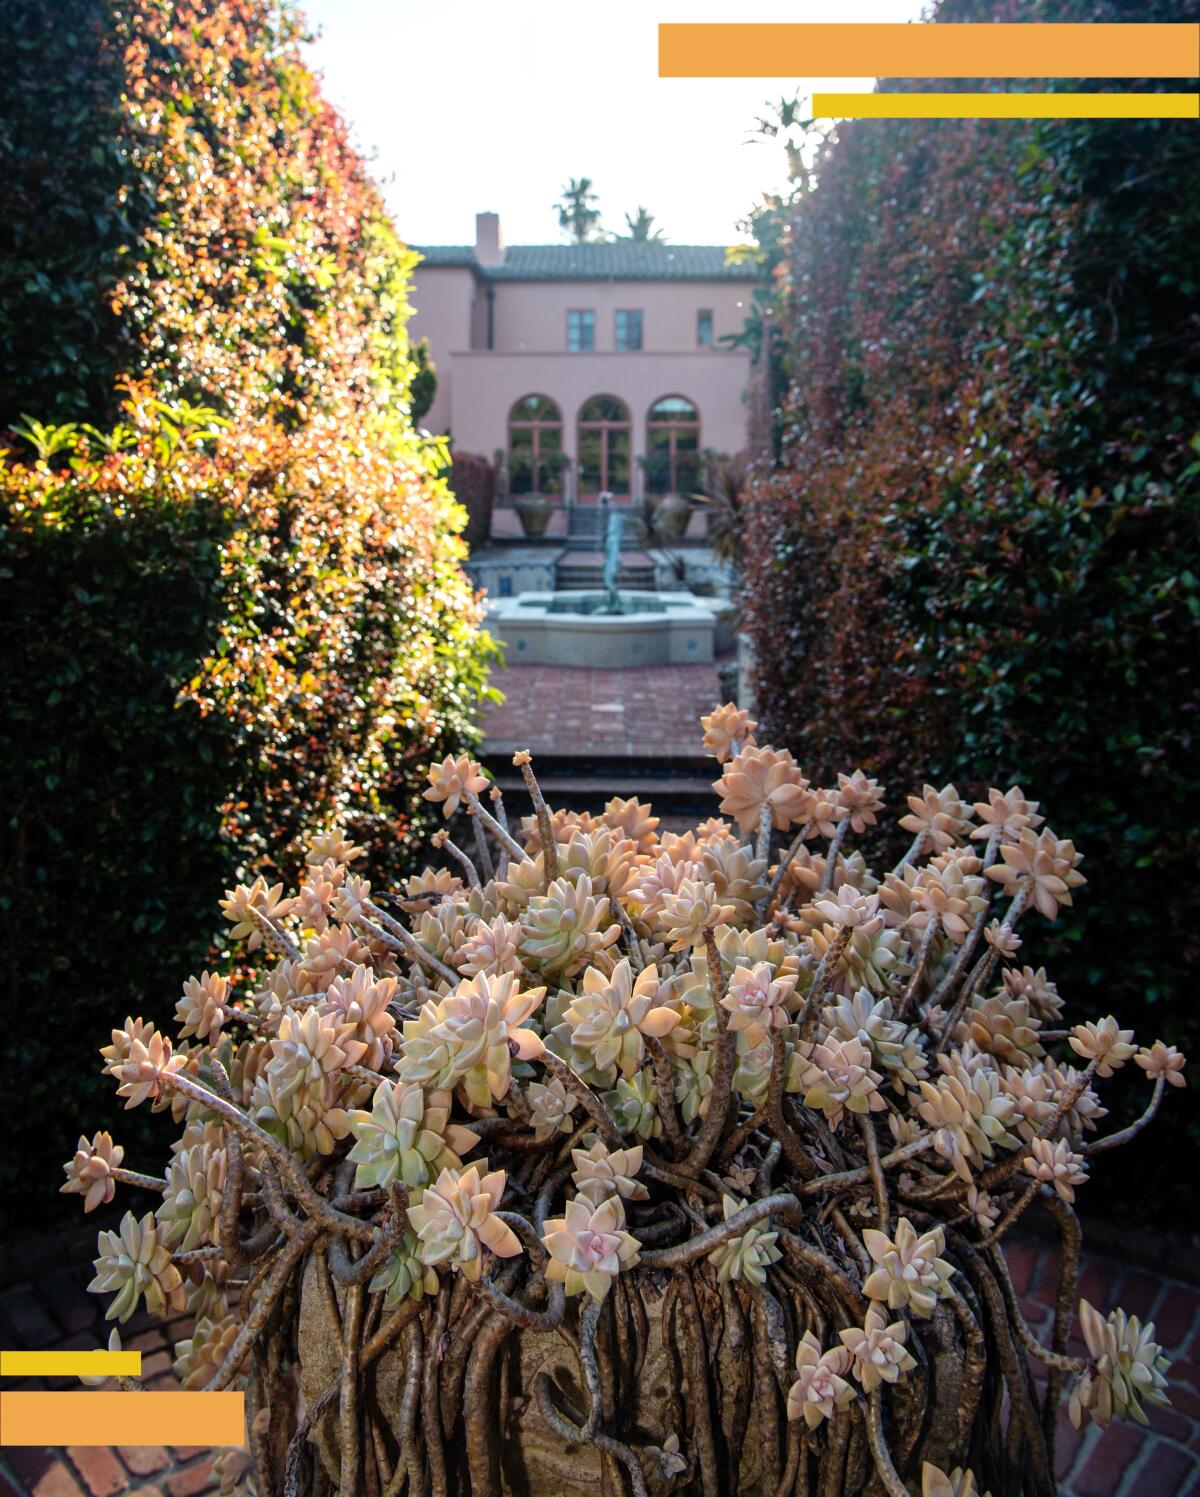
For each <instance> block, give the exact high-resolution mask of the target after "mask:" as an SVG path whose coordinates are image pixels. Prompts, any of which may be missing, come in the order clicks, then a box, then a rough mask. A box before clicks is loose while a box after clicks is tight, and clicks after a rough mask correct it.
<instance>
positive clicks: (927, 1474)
mask: <svg viewBox="0 0 1200 1497" xmlns="http://www.w3.org/2000/svg"><path fill="white" fill-rule="evenodd" d="M921 1497H980V1492H979V1488H978V1486H976V1484H975V1473H974V1472H973V1471H969V1470H966V1469H964V1467H962V1466H955V1468H954V1470H953V1471H951V1472H950V1473H949V1474H948V1475H947V1473H946V1472H945V1471H943V1470H942V1468H941V1467H940V1466H935V1465H933V1464H932V1463H931V1462H930V1461H926V1462H925V1464H924V1466H923V1467H922V1469H921ZM983 1497H991V1493H990V1492H984V1493H983Z"/></svg>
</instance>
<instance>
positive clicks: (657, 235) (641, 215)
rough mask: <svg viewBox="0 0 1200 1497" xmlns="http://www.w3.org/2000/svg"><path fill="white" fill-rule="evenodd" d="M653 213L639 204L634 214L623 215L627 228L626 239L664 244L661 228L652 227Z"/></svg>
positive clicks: (643, 242)
mask: <svg viewBox="0 0 1200 1497" xmlns="http://www.w3.org/2000/svg"><path fill="white" fill-rule="evenodd" d="M653 223H654V214H653V213H651V212H650V211H649V210H648V209H646V208H643V207H642V206H641V205H640V204H639V205H638V210H637V212H636V213H634V214H629V213H627V214H626V215H625V224H626V227H627V228H628V230H629V233H628V234H627V235H626V238H627V239H632V240H633V241H634V242H635V243H637V244H665V243H666V242H667V241H666V235H665V234H664V233H663V231H662V230H661V229H655V228H653V227H652V225H653Z"/></svg>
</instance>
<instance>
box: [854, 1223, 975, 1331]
mask: <svg viewBox="0 0 1200 1497" xmlns="http://www.w3.org/2000/svg"><path fill="white" fill-rule="evenodd" d="M863 1245H864V1246H865V1247H866V1249H867V1252H868V1253H870V1255H871V1259H872V1261H873V1262H874V1263H876V1264H877V1265H878V1267H877V1268H876V1269H875V1270H874V1272H873V1273H871V1274H869V1275H868V1276H867V1278H866V1279H865V1280H864V1281H863V1293H864V1294H865V1295H866V1296H867V1298H868V1299H875V1300H885V1301H886V1302H887V1304H888V1306H889V1308H891V1309H893V1310H903V1309H909V1310H911V1311H912V1313H913V1314H914V1315H919V1316H921V1317H922V1318H926V1319H927V1318H928V1317H929V1316H930V1315H932V1314H933V1307H934V1305H935V1304H936V1303H937V1301H938V1300H940V1299H949V1298H950V1296H951V1294H953V1292H954V1290H953V1288H952V1286H951V1284H950V1276H951V1274H952V1273H953V1272H954V1270H953V1268H952V1267H951V1265H950V1264H949V1263H947V1262H946V1260H945V1259H944V1258H941V1257H939V1256H938V1255H939V1254H940V1253H941V1252H942V1251H943V1249H944V1248H945V1246H946V1235H945V1233H944V1232H943V1231H942V1229H941V1227H934V1229H933V1231H932V1232H924V1233H918V1232H917V1230H916V1228H915V1227H914V1226H913V1224H912V1223H911V1222H910V1221H909V1219H908V1218H907V1217H906V1216H902V1217H901V1218H900V1220H899V1221H898V1222H897V1223H896V1234H895V1238H894V1240H893V1239H892V1238H889V1237H888V1236H887V1235H886V1234H885V1233H883V1232H880V1231H877V1230H876V1229H875V1228H874V1227H868V1228H867V1230H866V1231H865V1232H864V1233H863Z"/></svg>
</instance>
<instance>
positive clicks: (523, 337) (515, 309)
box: [418, 271, 750, 353]
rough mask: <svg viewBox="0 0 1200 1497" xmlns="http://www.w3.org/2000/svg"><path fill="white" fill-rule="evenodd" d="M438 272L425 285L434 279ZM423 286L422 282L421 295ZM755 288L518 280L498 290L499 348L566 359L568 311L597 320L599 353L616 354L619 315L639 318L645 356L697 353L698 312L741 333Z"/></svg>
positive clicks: (719, 330) (720, 329) (719, 329)
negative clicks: (629, 313) (622, 312)
mask: <svg viewBox="0 0 1200 1497" xmlns="http://www.w3.org/2000/svg"><path fill="white" fill-rule="evenodd" d="M437 273H438V272H437V271H433V272H431V273H429V274H428V275H427V276H426V279H430V280H432V279H433V276H435V275H436V274H437ZM420 290H421V285H420V282H418V295H419V294H420ZM749 294H750V287H748V286H747V285H745V283H739V282H736V281H734V282H729V281H725V282H720V281H717V282H710V281H537V282H533V281H516V282H512V283H505V282H500V283H499V284H498V285H497V286H496V302H495V318H494V324H495V329H494V330H495V337H494V343H493V347H494V348H496V349H497V350H498V351H500V352H504V353H526V352H539V353H560V352H562V351H563V350H565V348H566V346H567V312H568V310H569V309H571V308H587V309H589V310H591V311H593V312H594V313H595V314H596V352H597V353H605V352H611V351H612V350H613V348H614V346H615V345H614V332H615V326H616V316H615V314H616V312H617V310H618V308H620V309H622V310H627V309H628V310H633V311H640V312H641V314H642V349H643V351H644V352H647V353H690V352H692V351H694V350H695V349H696V347H697V344H696V313H697V312H698V311H699V310H700V309H701V308H702V307H706V308H708V309H709V310H710V311H711V312H712V313H713V321H714V324H715V334H716V336H717V337H721V336H722V335H724V334H726V333H737V332H740V331H741V328H742V323H743V322H744V321H745V306H744V304H745V303H746V302H747V301H748V300H749Z"/></svg>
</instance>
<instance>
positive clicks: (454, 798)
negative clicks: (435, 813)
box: [422, 754, 488, 818]
mask: <svg viewBox="0 0 1200 1497" xmlns="http://www.w3.org/2000/svg"><path fill="white" fill-rule="evenodd" d="M487 788H488V781H487V777H486V776H485V775H484V773H483V771H482V770H481V769H480V767H479V765H478V764H476V763H475V761H474V760H473V759H469V758H468V757H467V756H466V755H465V754H462V755H460V756H459V757H458V758H455V757H454V756H453V755H451V754H447V756H446V757H445V758H444V759H443V760H442V762H441V763H440V764H435V765H433V766H432V767H431V768H430V771H429V789H428V790H425V791H423V792H422V793H423V795H424V796H425V799H426V800H431V801H433V802H434V803H435V804H438V805H440V806H441V808H442V815H443V816H445V817H447V818H449V817H451V816H453V815H454V813H455V811H457V810H458V808H459V805H460V804H461V803H462V801H463V800H464V799H465V798H466V797H467V796H471V795H475V796H478V795H481V794H482V793H483V792H484V791H485V790H486V789H487Z"/></svg>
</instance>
